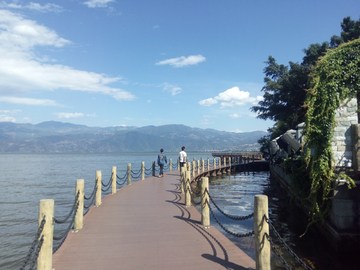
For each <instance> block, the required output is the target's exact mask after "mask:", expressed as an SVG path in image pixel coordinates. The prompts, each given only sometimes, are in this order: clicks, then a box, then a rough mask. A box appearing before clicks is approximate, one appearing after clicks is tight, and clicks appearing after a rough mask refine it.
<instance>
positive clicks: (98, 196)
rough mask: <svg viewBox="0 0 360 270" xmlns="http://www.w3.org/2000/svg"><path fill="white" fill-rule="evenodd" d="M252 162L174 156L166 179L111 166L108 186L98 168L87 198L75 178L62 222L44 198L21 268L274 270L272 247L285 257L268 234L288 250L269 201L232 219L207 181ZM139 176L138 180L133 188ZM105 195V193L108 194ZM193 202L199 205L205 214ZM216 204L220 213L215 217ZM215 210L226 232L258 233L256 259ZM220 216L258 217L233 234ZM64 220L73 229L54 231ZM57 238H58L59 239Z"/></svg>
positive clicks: (260, 199) (258, 201)
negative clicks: (249, 226) (70, 203)
mask: <svg viewBox="0 0 360 270" xmlns="http://www.w3.org/2000/svg"><path fill="white" fill-rule="evenodd" d="M252 163H253V164H255V163H257V162H255V161H253V162H252ZM259 164H260V163H259ZM247 165H248V164H247V163H232V162H231V159H230V158H228V159H226V158H224V159H223V160H221V159H220V158H219V159H216V158H214V160H213V162H211V161H210V160H209V158H208V159H207V162H206V164H205V160H203V159H201V160H197V161H196V160H195V159H194V160H193V161H192V162H187V163H186V164H185V165H184V166H183V167H181V168H180V166H179V163H176V164H172V161H171V159H170V162H169V165H167V166H166V168H165V169H166V170H169V171H168V172H166V173H165V175H164V177H157V176H156V173H157V171H158V168H157V167H156V165H155V162H153V164H152V166H151V167H150V168H145V164H144V162H142V164H141V168H140V170H139V171H135V172H134V171H132V170H131V164H130V163H129V164H128V166H127V172H126V173H125V175H124V176H123V177H119V176H118V175H117V173H116V167H112V174H111V178H110V180H109V181H105V182H104V181H103V180H102V176H101V175H102V174H101V171H96V176H95V185H94V189H93V191H92V192H91V195H90V196H86V195H85V194H84V180H83V179H78V180H76V188H75V201H74V204H73V207H72V209H71V211H70V213H69V214H68V215H67V216H66V217H65V218H60V219H59V218H55V217H54V200H51V199H44V200H40V208H39V227H38V233H37V235H36V237H35V240H34V242H33V245H32V246H31V248H30V250H29V253H28V255H27V256H26V259H25V260H24V262H23V266H22V267H21V268H20V269H34V267H35V265H36V269H38V270H52V269H56V270H59V269H119V268H121V269H222V268H225V269H244V270H245V269H255V267H256V269H264V270H270V254H271V248H272V249H273V252H275V254H276V255H277V256H279V257H280V258H281V259H282V261H284V259H283V257H282V255H281V254H280V253H279V252H278V249H274V247H275V244H274V240H273V238H272V237H270V232H269V229H271V230H272V233H274V234H275V236H276V239H278V241H280V242H281V243H282V244H283V245H284V246H286V248H287V249H288V248H289V247H288V246H287V245H286V244H285V242H284V240H283V239H282V238H281V236H280V235H279V233H278V232H277V231H276V229H275V228H274V226H273V225H272V224H271V220H270V218H269V213H268V198H267V196H266V195H260V194H259V195H255V196H254V212H253V213H251V214H249V215H247V216H230V215H228V214H226V213H225V212H223V211H222V210H221V209H220V208H219V206H217V205H216V202H215V201H214V199H213V198H212V196H211V195H210V190H209V179H208V177H205V176H208V175H211V174H212V173H214V172H216V174H222V173H230V172H231V171H232V170H233V169H235V168H238V169H239V168H242V169H246V167H247ZM176 168H177V170H176ZM173 169H175V170H173ZM179 169H180V170H179ZM145 176H149V177H147V178H146V179H145ZM134 178H135V179H138V180H140V181H136V182H134V183H132V179H134ZM118 180H119V181H120V182H119V181H118ZM125 183H126V185H125ZM119 187H120V188H119ZM102 192H104V193H107V194H106V195H105V194H104V195H105V196H103V195H102ZM109 192H111V193H109ZM195 205H200V209H201V213H199V212H198V210H197V209H196V208H195V207H194V206H195ZM213 206H214V207H215V208H216V209H217V210H218V213H217V214H216V215H215V213H214V211H215V208H214V207H213ZM210 213H211V216H212V217H213V218H214V221H216V222H217V223H218V224H219V226H220V227H221V229H222V230H224V231H225V232H227V233H229V234H231V235H232V236H235V237H250V236H254V238H255V239H254V240H255V255H256V256H255V257H256V262H255V261H254V260H253V259H252V258H250V257H249V256H248V255H246V254H245V253H244V252H243V251H242V250H241V249H239V248H238V247H237V246H236V245H235V244H233V243H232V242H231V241H230V240H229V239H228V238H227V237H225V236H224V235H223V234H222V233H221V232H219V231H218V230H217V229H216V228H215V227H213V226H212V225H211V224H210ZM220 214H222V215H224V216H225V217H226V218H230V219H232V220H237V221H243V220H247V219H253V222H254V230H253V231H249V232H245V233H236V232H234V231H232V230H228V229H227V228H226V227H224V225H222V224H221V222H220V220H219V219H218V218H217V217H216V216H217V215H220ZM64 223H67V224H68V225H67V226H68V229H67V230H66V231H65V233H64V232H59V230H58V229H54V225H56V224H64ZM59 233H61V236H58V235H56V236H55V234H59ZM54 241H57V242H56V243H55V242H54ZM54 243H55V244H54ZM289 252H291V254H294V253H293V252H292V251H291V250H289ZM297 261H298V262H300V263H301V264H302V266H303V267H304V268H305V269H308V270H310V269H311V268H310V267H308V266H307V265H306V264H304V263H303V262H302V261H301V260H300V261H299V260H297ZM284 262H285V261H284ZM285 264H286V263H285ZM28 267H30V268H28Z"/></svg>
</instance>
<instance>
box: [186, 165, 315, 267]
mask: <svg viewBox="0 0 360 270" xmlns="http://www.w3.org/2000/svg"><path fill="white" fill-rule="evenodd" d="M229 159H230V158H229ZM249 161H250V160H248V162H249ZM193 162H194V161H193ZM208 164H209V159H208ZM228 164H229V165H227V164H226V158H224V163H223V166H222V165H221V158H219V161H218V163H217V162H216V161H215V159H214V162H213V165H212V168H211V169H213V170H214V169H216V168H217V167H216V165H218V166H219V167H226V166H231V161H230V160H229V163H228ZM234 165H235V164H233V166H234ZM209 167H210V166H209V165H208V171H209ZM219 167H218V168H219ZM198 168H199V166H198ZM202 170H203V171H204V166H202ZM191 172H192V173H191ZM198 174H199V172H198ZM195 179H196V178H195V175H194V163H193V164H192V166H190V163H189V162H188V163H187V166H184V167H182V168H181V169H180V187H181V193H182V194H184V195H185V206H186V207H190V206H191V205H192V204H193V205H201V224H202V225H203V226H204V227H205V228H208V227H210V213H211V215H212V216H213V218H214V220H215V221H216V222H217V223H218V224H219V226H220V227H221V228H222V229H223V230H224V231H225V232H227V233H229V234H230V235H232V236H235V237H249V236H252V235H254V236H255V253H256V269H262V270H270V269H271V266H270V255H271V250H272V251H273V252H274V254H275V255H276V256H278V257H279V259H280V261H281V262H282V263H283V264H284V266H285V268H286V269H288V270H291V268H290V266H289V265H288V264H287V262H286V260H285V259H284V257H283V256H282V255H281V253H280V252H279V250H278V248H277V245H275V243H274V241H273V239H272V238H271V237H270V233H269V227H270V229H271V231H272V233H273V234H274V235H275V236H276V240H277V241H278V242H279V243H280V244H281V245H282V246H283V247H284V248H285V249H286V250H287V251H288V252H289V254H290V255H291V256H292V257H293V258H294V259H295V260H296V261H297V262H298V263H299V264H300V265H301V266H302V267H303V268H304V269H307V270H312V268H311V267H309V266H308V265H306V264H305V263H304V262H303V261H302V260H301V259H300V258H299V257H298V256H297V255H296V254H295V253H294V252H293V251H292V249H291V248H290V247H289V246H288V245H287V244H286V241H285V240H284V239H282V238H281V236H280V234H279V233H278V232H277V230H276V229H275V227H274V226H273V225H272V223H271V220H270V219H269V213H268V212H269V211H268V197H267V196H266V195H255V198H254V212H253V213H251V214H250V215H247V216H231V215H228V214H226V213H224V212H223V211H222V210H221V208H220V207H219V206H218V205H217V204H216V202H215V201H214V199H213V198H212V197H211V195H210V192H209V178H208V177H201V188H200V191H196V187H195V188H194V187H193V185H194V184H196V186H198V185H197V184H198V183H197V182H196V181H195ZM196 199H199V201H196ZM211 205H214V207H215V208H216V209H217V210H218V211H219V212H220V213H221V214H223V215H224V216H225V217H227V218H230V219H233V220H238V221H243V220H247V219H250V218H253V219H254V230H253V231H250V232H248V233H242V234H240V233H235V232H233V231H230V230H228V229H227V228H226V227H225V226H224V225H223V224H222V223H221V222H220V221H219V219H218V218H217V216H216V215H215V213H214V210H213V208H212V206H211Z"/></svg>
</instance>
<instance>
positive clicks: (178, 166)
mask: <svg viewBox="0 0 360 270" xmlns="http://www.w3.org/2000/svg"><path fill="white" fill-rule="evenodd" d="M177 169H178V171H180V160H179V159H177Z"/></svg>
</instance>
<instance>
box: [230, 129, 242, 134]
mask: <svg viewBox="0 0 360 270" xmlns="http://www.w3.org/2000/svg"><path fill="white" fill-rule="evenodd" d="M232 132H235V133H243V132H244V131H242V130H240V129H235V130H233V131H232Z"/></svg>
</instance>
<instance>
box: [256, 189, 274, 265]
mask: <svg viewBox="0 0 360 270" xmlns="http://www.w3.org/2000/svg"><path fill="white" fill-rule="evenodd" d="M265 217H266V218H269V211H268V197H267V196H266V195H255V199H254V233H255V257H256V270H270V269H271V267H270V242H269V241H268V239H267V238H266V236H265V233H266V234H267V235H269V224H268V223H267V222H266V219H265Z"/></svg>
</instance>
